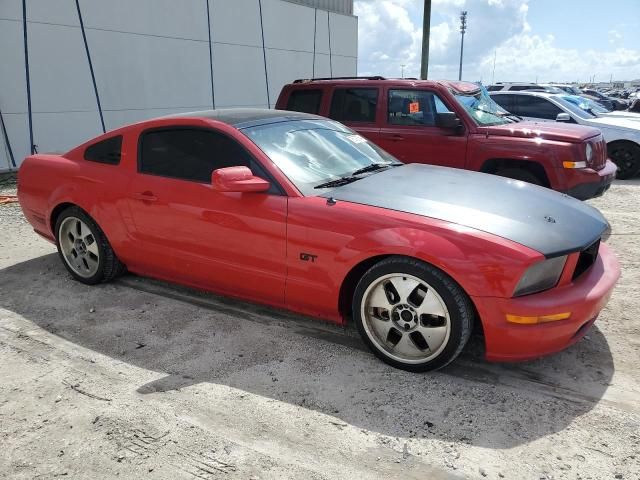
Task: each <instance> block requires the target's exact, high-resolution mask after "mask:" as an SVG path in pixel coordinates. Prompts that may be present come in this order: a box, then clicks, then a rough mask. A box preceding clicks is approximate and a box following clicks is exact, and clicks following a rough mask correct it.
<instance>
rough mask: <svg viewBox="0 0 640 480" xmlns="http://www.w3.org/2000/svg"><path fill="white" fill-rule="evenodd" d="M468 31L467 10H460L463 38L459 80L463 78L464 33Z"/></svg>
mask: <svg viewBox="0 0 640 480" xmlns="http://www.w3.org/2000/svg"><path fill="white" fill-rule="evenodd" d="M466 31H467V11H466V10H464V11H462V12H460V33H461V34H462V38H461V41H460V70H458V80H462V53H463V52H464V34H465V32H466Z"/></svg>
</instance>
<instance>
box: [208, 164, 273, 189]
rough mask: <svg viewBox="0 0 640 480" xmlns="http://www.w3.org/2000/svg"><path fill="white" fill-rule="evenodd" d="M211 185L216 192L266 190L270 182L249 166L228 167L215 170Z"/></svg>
mask: <svg viewBox="0 0 640 480" xmlns="http://www.w3.org/2000/svg"><path fill="white" fill-rule="evenodd" d="M211 185H213V189H214V190H215V191H216V192H266V191H267V190H269V187H270V184H269V182H267V181H266V180H264V179H262V178H260V177H256V176H254V175H253V173H251V170H249V169H248V168H247V167H227V168H219V169H217V170H214V171H213V173H212V174H211Z"/></svg>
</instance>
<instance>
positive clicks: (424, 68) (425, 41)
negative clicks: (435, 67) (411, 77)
mask: <svg viewBox="0 0 640 480" xmlns="http://www.w3.org/2000/svg"><path fill="white" fill-rule="evenodd" d="M430 34H431V0H424V12H423V15H422V64H421V65H420V78H421V79H422V80H426V79H427V76H428V74H429V35H430Z"/></svg>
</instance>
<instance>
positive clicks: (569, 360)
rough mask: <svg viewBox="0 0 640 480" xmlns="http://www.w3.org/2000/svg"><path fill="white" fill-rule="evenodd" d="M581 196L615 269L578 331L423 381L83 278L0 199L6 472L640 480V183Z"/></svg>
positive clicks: (324, 331)
mask: <svg viewBox="0 0 640 480" xmlns="http://www.w3.org/2000/svg"><path fill="white" fill-rule="evenodd" d="M11 191H14V187H13V186H12V185H7V184H5V185H4V186H0V194H2V193H7V192H11ZM591 203H592V204H593V205H595V206H596V207H598V208H599V209H600V210H601V211H602V212H603V213H604V214H605V216H606V217H607V218H608V219H609V221H610V222H611V224H612V227H613V231H612V235H611V237H610V238H609V240H608V242H609V244H610V245H612V246H613V249H614V250H615V251H616V253H617V255H618V257H619V259H620V261H621V263H622V269H623V273H622V278H621V280H620V283H619V284H618V287H617V289H616V291H615V293H614V295H613V298H612V300H611V302H610V304H609V305H608V307H607V308H606V309H605V310H604V311H603V312H602V314H601V316H600V318H599V320H598V321H597V322H596V324H595V326H594V328H593V329H592V330H591V331H590V332H589V333H588V335H587V336H586V337H585V338H584V339H583V340H582V341H580V342H579V343H578V344H576V345H575V346H573V347H571V348H569V349H568V350H566V351H564V352H562V353H560V354H557V355H554V356H552V357H549V358H546V359H542V360H538V361H533V362H527V363H521V364H490V363H487V362H485V361H484V360H483V359H482V345H481V339H480V338H473V339H472V341H471V344H470V345H469V346H468V347H467V348H466V350H465V352H464V353H463V355H462V356H461V358H459V359H458V360H457V361H456V362H454V363H453V364H452V365H450V366H449V367H447V368H446V369H444V370H442V371H439V372H436V373H430V374H424V375H420V374H411V373H407V372H402V371H398V370H394V369H393V368H391V367H389V366H387V365H385V364H383V363H382V362H380V361H378V360H377V359H376V358H375V357H374V356H373V355H371V354H370V353H368V352H367V351H366V349H365V348H364V347H363V345H362V343H361V342H360V340H359V339H358V338H357V336H355V334H354V332H353V331H351V330H347V331H343V330H341V329H338V328H335V327H331V326H329V325H325V324H323V323H321V322H312V321H309V320H308V319H301V318H297V317H295V316H293V315H288V314H284V313H283V312H279V311H273V310H270V309H267V308H263V307H260V306H256V305H250V304H246V303H241V302H236V301H231V300H228V299H224V298H220V297H215V296H213V295H208V294H202V293H199V292H194V291H192V290H188V289H183V288H180V287H175V286H171V285H167V284H163V283H160V282H155V281H152V280H149V279H145V278H137V277H134V276H130V275H129V276H125V277H123V278H122V279H120V280H118V281H117V282H115V283H113V284H107V285H101V286H97V287H87V286H84V285H82V284H80V283H78V282H75V281H73V280H71V279H70V277H69V275H68V274H67V272H66V271H65V269H64V268H63V266H62V264H61V263H60V261H59V259H58V257H57V255H56V254H55V249H54V247H53V246H52V245H50V244H48V243H47V242H45V241H44V240H42V239H40V238H39V237H37V236H36V235H35V234H34V233H33V232H32V230H31V228H30V227H29V225H28V224H27V223H26V222H25V220H24V219H23V217H22V214H21V212H20V208H19V206H18V205H17V204H8V205H0V379H1V381H0V452H1V453H0V477H2V478H18V479H31V478H57V477H63V478H73V479H85V478H86V479H95V478H116V477H119V478H149V479H182V478H185V479H190V478H194V477H195V478H201V479H285V478H295V479H343V478H344V479H347V478H348V479H367V478H384V479H387V478H389V479H391V478H406V479H410V478H416V479H418V478H419V479H435V480H437V479H457V478H478V479H483V478H488V479H498V478H506V479H518V480H520V479H536V480H538V479H594V480H596V479H597V480H600V479H640V369H639V365H640V323H639V321H640V315H639V314H640V298H639V297H640V282H639V279H640V261H639V260H638V259H639V258H640V221H639V218H640V181H629V182H617V184H616V185H615V186H614V187H613V188H612V190H611V191H610V192H608V193H607V194H606V195H605V197H604V198H600V199H597V200H594V201H591Z"/></svg>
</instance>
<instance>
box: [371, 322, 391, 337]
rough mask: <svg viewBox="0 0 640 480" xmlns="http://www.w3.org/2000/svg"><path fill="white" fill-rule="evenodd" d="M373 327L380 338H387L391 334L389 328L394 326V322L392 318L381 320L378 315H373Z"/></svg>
mask: <svg viewBox="0 0 640 480" xmlns="http://www.w3.org/2000/svg"><path fill="white" fill-rule="evenodd" d="M371 327H372V328H373V330H374V332H375V334H376V335H377V336H378V338H385V339H386V338H387V336H388V335H389V330H390V329H391V327H393V323H391V320H381V319H379V318H376V317H371Z"/></svg>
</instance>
